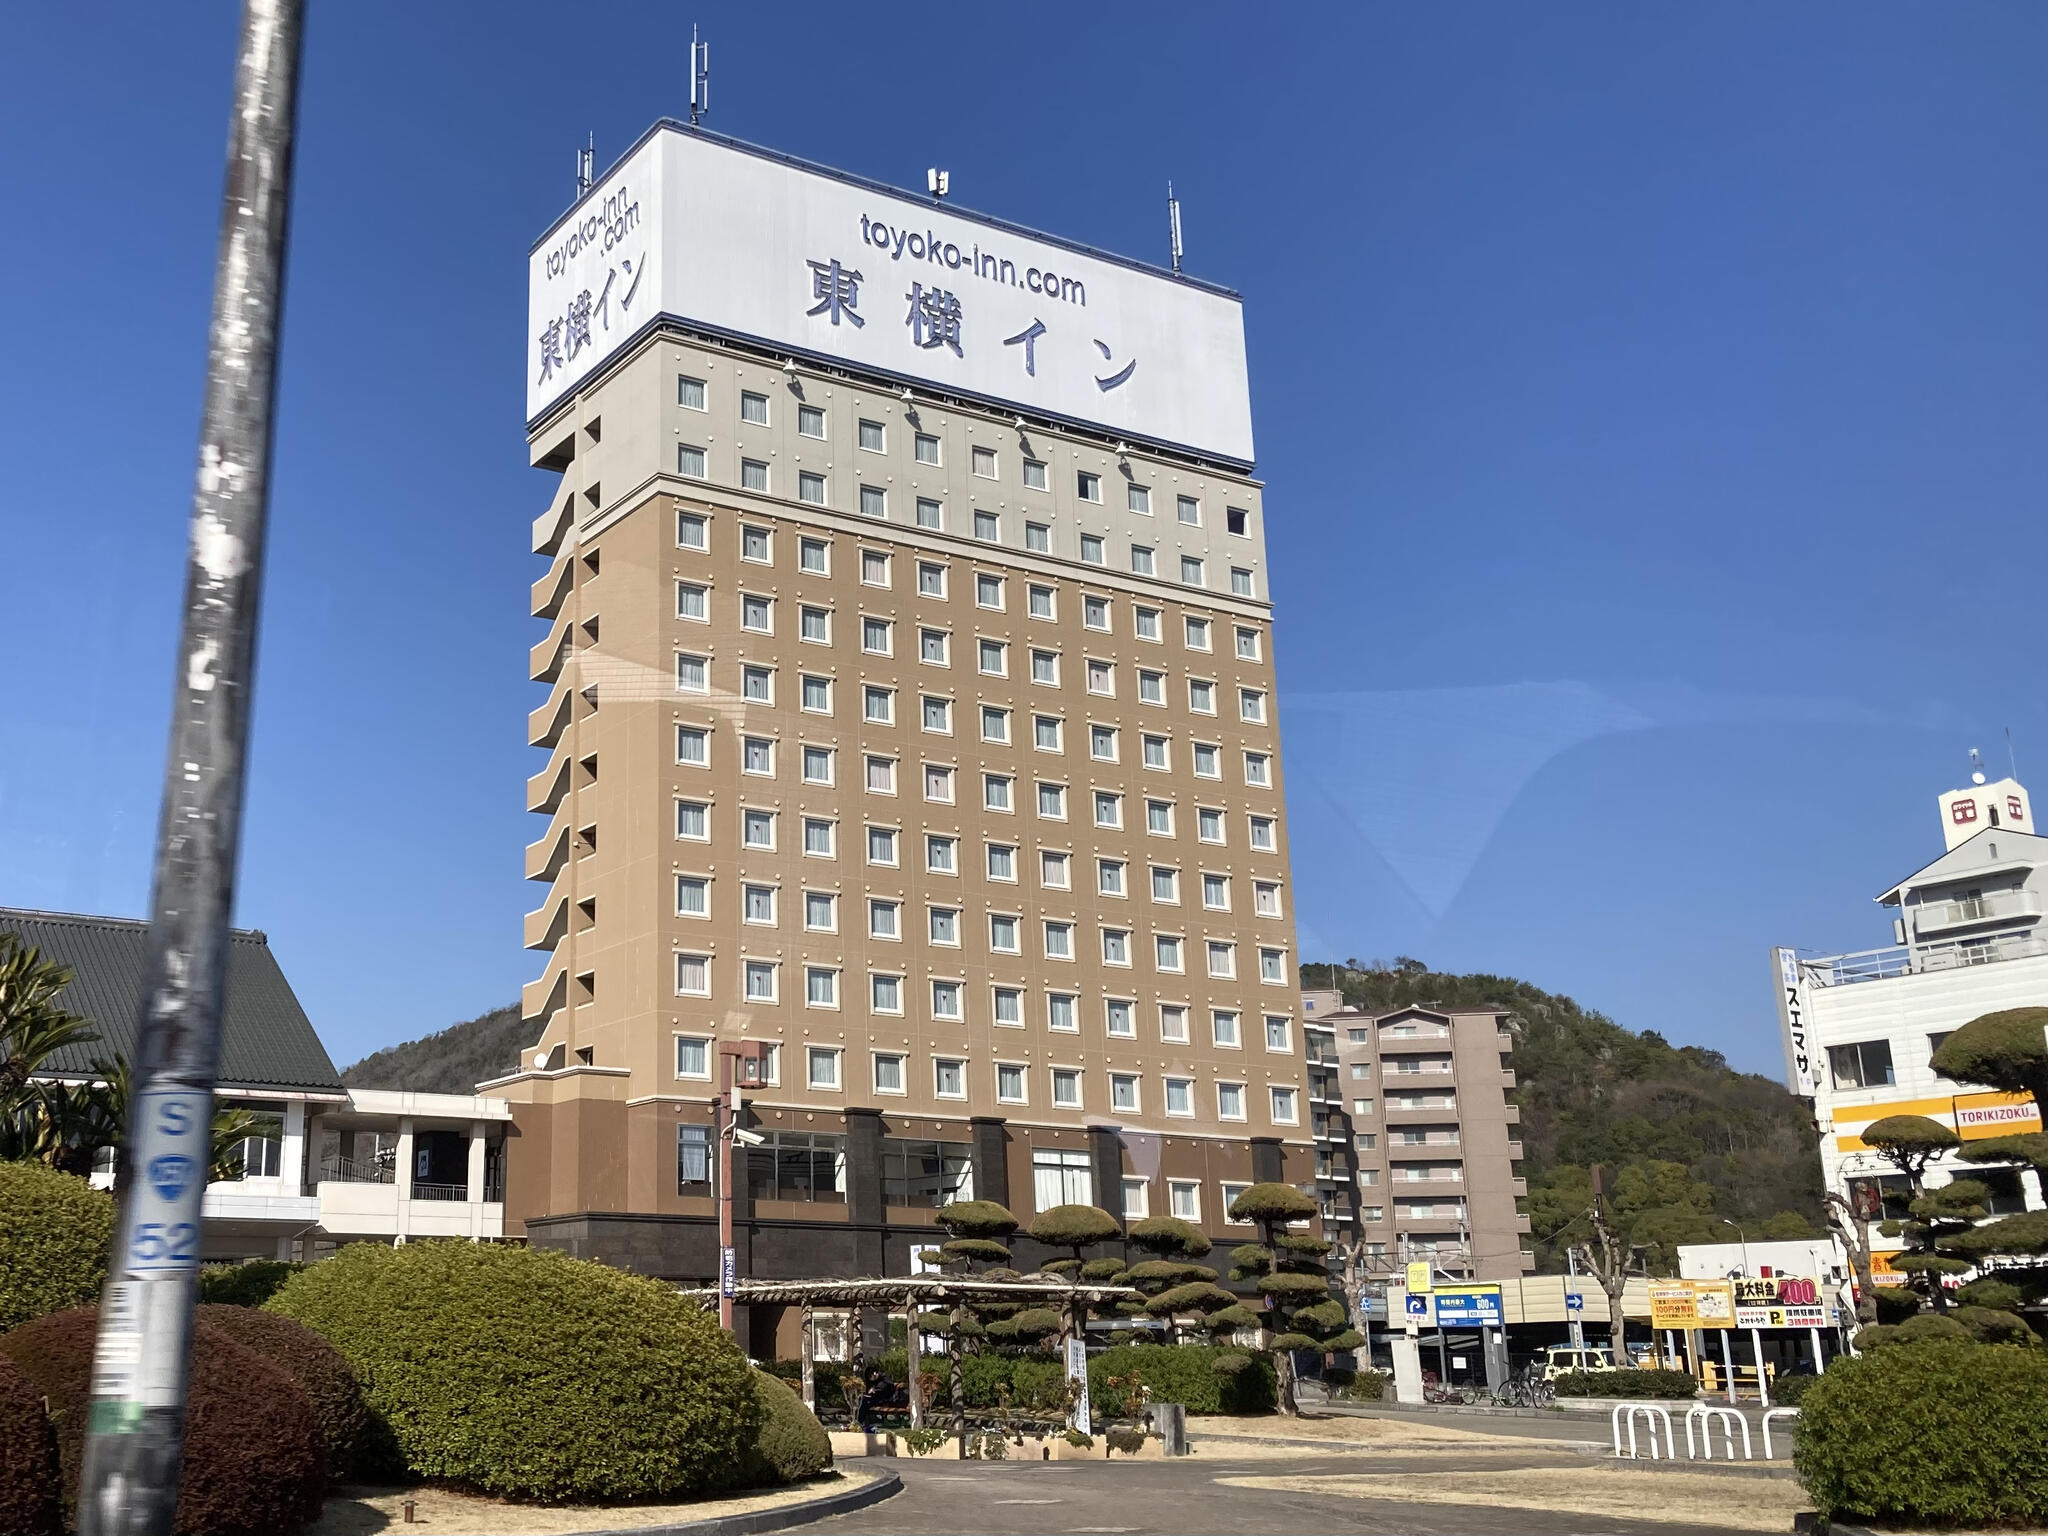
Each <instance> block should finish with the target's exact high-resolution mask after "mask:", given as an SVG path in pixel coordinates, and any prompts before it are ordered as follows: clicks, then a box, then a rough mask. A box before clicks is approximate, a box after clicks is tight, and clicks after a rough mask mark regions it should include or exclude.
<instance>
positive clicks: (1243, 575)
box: [1230, 565, 1252, 597]
mask: <svg viewBox="0 0 2048 1536" xmlns="http://www.w3.org/2000/svg"><path fill="white" fill-rule="evenodd" d="M1230 590H1231V592H1232V593H1234V594H1235V595H1236V596H1238V597H1250V596H1252V573H1251V572H1250V571H1248V570H1246V569H1245V568H1244V567H1243V566H1241V565H1233V566H1232V567H1231V568H1230Z"/></svg>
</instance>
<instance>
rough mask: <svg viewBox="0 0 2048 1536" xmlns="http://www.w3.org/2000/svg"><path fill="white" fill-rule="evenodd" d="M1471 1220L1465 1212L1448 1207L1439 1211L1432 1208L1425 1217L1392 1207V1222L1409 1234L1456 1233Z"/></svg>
mask: <svg viewBox="0 0 2048 1536" xmlns="http://www.w3.org/2000/svg"><path fill="white" fill-rule="evenodd" d="M1471 1219H1472V1218H1471V1217H1470V1216H1468V1215H1466V1213H1465V1212H1463V1211H1460V1210H1453V1209H1451V1208H1450V1207H1449V1206H1445V1207H1444V1208H1443V1209H1442V1210H1441V1211H1438V1210H1437V1209H1436V1208H1435V1207H1432V1208H1431V1211H1430V1214H1429V1215H1427V1216H1423V1215H1419V1214H1417V1213H1416V1212H1415V1211H1413V1210H1412V1209H1411V1210H1406V1211H1404V1210H1402V1209H1401V1208H1400V1207H1399V1206H1398V1205H1397V1206H1395V1207H1394V1221H1395V1222H1396V1223H1397V1224H1398V1225H1399V1226H1401V1227H1403V1228H1405V1229H1407V1230H1409V1231H1411V1232H1456V1231H1457V1230H1458V1229H1459V1228H1460V1227H1463V1226H1466V1225H1468V1224H1469V1223H1470V1222H1471Z"/></svg>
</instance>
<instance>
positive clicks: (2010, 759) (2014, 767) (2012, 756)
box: [2005, 725, 2020, 778]
mask: <svg viewBox="0 0 2048 1536" xmlns="http://www.w3.org/2000/svg"><path fill="white" fill-rule="evenodd" d="M2005 761H2006V763H2007V765H2008V767H2009V768H2010V769H2011V772H2012V776H2013V777H2014V778H2018V777H2019V776H2020V760H2019V757H2018V755H2017V754H2016V753H2014V751H2013V749H2012V727H2011V726H2009V725H2008V726H2007V727H2006V728H2005Z"/></svg>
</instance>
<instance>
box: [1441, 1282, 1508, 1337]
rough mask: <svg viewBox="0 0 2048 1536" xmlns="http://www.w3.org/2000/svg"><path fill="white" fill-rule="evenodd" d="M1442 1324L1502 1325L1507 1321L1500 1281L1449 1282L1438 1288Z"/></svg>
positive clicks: (1444, 1326)
mask: <svg viewBox="0 0 2048 1536" xmlns="http://www.w3.org/2000/svg"><path fill="white" fill-rule="evenodd" d="M1434 1294H1435V1296H1436V1321H1437V1326H1438V1327H1439V1328H1498V1327H1500V1326H1502V1323H1503V1321H1504V1319H1503V1315H1502V1309H1501V1300H1500V1287H1499V1286H1497V1285H1446V1286H1440V1287H1438V1288H1437V1290H1436V1292H1435V1293H1434Z"/></svg>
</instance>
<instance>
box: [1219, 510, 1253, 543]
mask: <svg viewBox="0 0 2048 1536" xmlns="http://www.w3.org/2000/svg"><path fill="white" fill-rule="evenodd" d="M1223 520H1224V522H1225V524H1226V525H1227V526H1228V527H1229V529H1230V531H1231V532H1232V533H1234V534H1236V535H1238V536H1239V537H1240V538H1244V537H1247V536H1249V534H1250V533H1251V531H1252V515H1251V513H1249V512H1247V511H1246V510H1245V509H1244V508H1243V507H1231V508H1229V509H1227V510H1226V511H1225V513H1224V517H1223Z"/></svg>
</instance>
